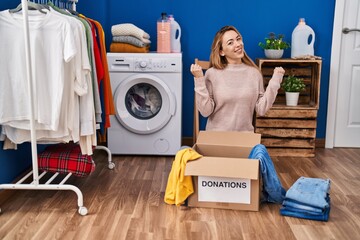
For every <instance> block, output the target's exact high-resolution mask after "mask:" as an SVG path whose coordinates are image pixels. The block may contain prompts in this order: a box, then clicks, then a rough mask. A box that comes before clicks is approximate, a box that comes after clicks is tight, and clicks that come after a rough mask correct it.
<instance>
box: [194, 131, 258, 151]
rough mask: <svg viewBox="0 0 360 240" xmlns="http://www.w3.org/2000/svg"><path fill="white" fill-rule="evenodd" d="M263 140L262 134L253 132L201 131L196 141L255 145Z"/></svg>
mask: <svg viewBox="0 0 360 240" xmlns="http://www.w3.org/2000/svg"><path fill="white" fill-rule="evenodd" d="M260 141H261V134H258V133H253V132H226V131H200V132H199V136H198V138H197V141H196V143H199V144H208V145H226V146H242V147H254V146H255V145H256V144H259V143H260Z"/></svg>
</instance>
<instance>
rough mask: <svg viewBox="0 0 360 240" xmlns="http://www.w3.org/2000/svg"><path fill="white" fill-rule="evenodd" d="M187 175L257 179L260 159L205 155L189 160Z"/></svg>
mask: <svg viewBox="0 0 360 240" xmlns="http://www.w3.org/2000/svg"><path fill="white" fill-rule="evenodd" d="M185 175H186V176H213V177H229V178H247V179H253V180H256V179H258V178H259V160H257V159H247V158H222V157H207V156H205V157H201V158H199V159H197V160H193V161H189V162H187V164H186V169H185Z"/></svg>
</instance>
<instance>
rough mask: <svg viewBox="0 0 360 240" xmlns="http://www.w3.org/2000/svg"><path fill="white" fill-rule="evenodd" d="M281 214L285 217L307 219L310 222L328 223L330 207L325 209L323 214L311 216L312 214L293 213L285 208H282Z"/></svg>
mask: <svg viewBox="0 0 360 240" xmlns="http://www.w3.org/2000/svg"><path fill="white" fill-rule="evenodd" d="M280 214H281V215H283V216H289V217H296V218H305V219H309V220H317V221H328V220H329V214H330V207H327V208H325V209H324V211H323V213H321V214H310V213H303V212H298V211H291V210H288V209H286V208H285V207H282V208H280Z"/></svg>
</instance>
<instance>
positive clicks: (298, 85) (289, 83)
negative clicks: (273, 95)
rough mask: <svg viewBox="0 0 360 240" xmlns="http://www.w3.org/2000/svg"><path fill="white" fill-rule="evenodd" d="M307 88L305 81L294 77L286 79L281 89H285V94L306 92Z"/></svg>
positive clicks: (290, 76)
mask: <svg viewBox="0 0 360 240" xmlns="http://www.w3.org/2000/svg"><path fill="white" fill-rule="evenodd" d="M305 87H306V85H305V83H304V81H303V79H302V78H298V77H295V76H293V75H289V76H287V77H285V78H284V80H283V82H282V83H281V88H282V89H284V91H285V92H300V91H303V90H305Z"/></svg>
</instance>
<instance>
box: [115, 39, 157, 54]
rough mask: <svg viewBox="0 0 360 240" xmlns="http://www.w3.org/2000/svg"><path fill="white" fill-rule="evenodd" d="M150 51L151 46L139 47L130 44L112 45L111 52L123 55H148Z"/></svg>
mask: <svg viewBox="0 0 360 240" xmlns="http://www.w3.org/2000/svg"><path fill="white" fill-rule="evenodd" d="M149 50H150V45H148V46H146V47H137V46H134V45H132V44H128V43H114V42H112V43H111V44H110V52H123V53H147V52H149Z"/></svg>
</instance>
